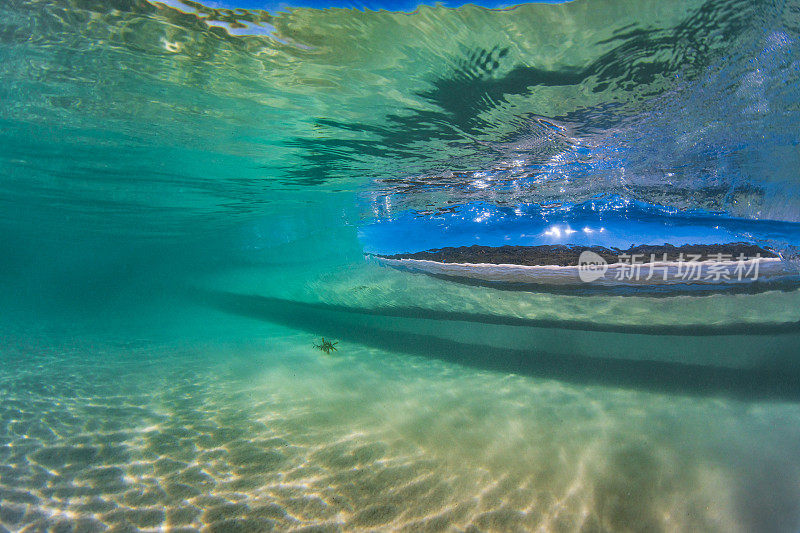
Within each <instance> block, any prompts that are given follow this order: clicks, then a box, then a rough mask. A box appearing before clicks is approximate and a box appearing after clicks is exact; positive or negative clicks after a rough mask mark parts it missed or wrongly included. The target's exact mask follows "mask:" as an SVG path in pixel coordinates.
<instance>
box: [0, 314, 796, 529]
mask: <svg viewBox="0 0 800 533" xmlns="http://www.w3.org/2000/svg"><path fill="white" fill-rule="evenodd" d="M270 328H271V329H268V330H265V329H262V330H260V335H261V336H260V338H258V339H257V340H256V341H252V342H247V343H239V344H233V343H229V344H213V345H212V344H201V345H197V346H188V345H179V344H176V345H174V346H170V345H156V344H154V343H148V342H139V343H110V342H109V343H107V344H103V343H85V342H77V341H75V342H73V343H72V344H71V345H69V344H68V345H62V346H61V347H60V348H58V349H56V348H54V347H53V346H48V345H46V344H44V343H42V342H38V341H37V342H34V341H23V340H22V339H21V338H15V339H14V338H12V339H9V340H8V341H7V342H6V343H5V345H4V347H3V352H2V355H1V356H0V358H1V359H2V366H0V398H2V402H0V501H1V502H2V505H0V524H2V525H0V531H5V530H8V531H42V530H52V531H101V530H105V529H111V530H113V531H133V530H137V529H141V530H156V529H161V528H165V527H169V528H171V529H172V530H173V531H179V530H181V531H182V530H197V529H205V530H208V531H268V530H276V531H283V530H302V531H341V530H344V531H353V530H380V531H386V530H401V531H443V530H452V531H529V530H531V531H625V530H630V531H644V530H647V531H725V532H735V531H762V532H769V531H776V532H778V531H793V530H796V529H797V527H798V524H800V454H798V445H797V443H798V442H800V405H797V404H795V403H791V402H778V401H747V400H741V399H740V400H733V399H726V398H722V397H704V396H691V395H680V396H675V395H665V394H656V393H651V392H643V391H636V390H630V389H621V388H613V387H599V386H588V385H586V386H581V385H580V384H564V383H561V382H558V381H554V380H547V379H538V378H532V377H526V376H518V375H508V374H502V373H496V372H490V371H484V370H480V369H475V368H465V367H460V366H457V365H452V364H448V363H446V362H442V361H436V360H428V359H425V358H420V357H412V356H408V355H402V354H394V353H388V352H382V351H378V350H373V349H368V348H364V347H361V346H358V345H347V344H344V345H339V348H340V350H339V352H338V353H337V355H335V356H330V357H329V356H325V355H324V354H322V353H321V352H320V351H317V350H314V349H313V348H312V347H311V341H313V339H312V338H311V337H310V336H309V335H306V334H298V333H296V332H293V331H291V330H288V329H281V328H273V327H270Z"/></svg>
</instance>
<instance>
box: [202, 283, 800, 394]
mask: <svg viewBox="0 0 800 533" xmlns="http://www.w3.org/2000/svg"><path fill="white" fill-rule="evenodd" d="M192 298H193V299H194V300H195V301H197V302H198V303H201V304H203V305H208V306H210V307H213V308H215V309H218V310H221V311H224V312H227V313H232V314H236V315H240V316H244V317H248V318H253V319H259V320H265V321H268V322H272V323H276V324H280V325H283V326H287V327H291V328H295V329H300V330H303V331H308V332H310V333H313V334H314V335H320V336H325V337H326V338H334V339H337V340H339V341H341V342H342V344H346V343H358V344H363V345H367V346H371V347H374V348H379V349H382V350H387V351H392V352H403V353H407V354H412V355H416V356H421V357H433V358H436V359H440V360H442V361H447V362H451V363H456V364H460V365H466V366H471V367H475V368H480V369H488V370H494V371H498V372H507V373H515V374H522V375H528V376H534V377H539V378H548V379H558V380H561V381H566V382H573V383H580V384H587V385H603V386H613V387H628V388H634V389H640V390H649V391H653V392H666V393H677V394H686V395H703V396H708V395H724V396H728V397H736V398H741V399H770V400H793V401H796V400H800V364H798V362H794V361H790V362H789V363H785V364H782V365H779V366H769V367H759V368H749V369H740V368H728V367H711V366H700V365H691V364H680V363H672V362H661V361H646V360H631V359H601V358H597V357H590V356H581V355H567V356H565V355H562V354H549V353H543V352H540V351H532V350H519V349H509V348H500V347H495V346H490V345H476V344H474V343H469V344H468V343H461V342H457V341H454V340H450V339H446V338H441V337H438V336H433V335H423V334H415V333H409V332H403V331H392V330H390V329H384V328H382V327H376V326H375V325H371V324H369V323H364V321H361V320H359V317H362V316H364V315H369V316H381V317H386V318H387V320H393V321H397V320H404V319H423V320H437V321H441V322H442V326H443V327H446V325H447V322H453V321H458V322H469V323H470V327H474V328H482V327H487V324H496V323H503V324H506V323H508V322H511V324H509V325H516V326H519V327H554V326H553V324H549V323H543V322H542V321H533V320H526V319H516V318H512V317H508V318H506V317H496V316H491V315H469V314H463V313H453V314H450V313H446V312H440V311H430V310H421V309H414V308H408V309H403V308H391V309H389V308H387V309H377V310H370V309H358V308H349V307H345V306H336V305H327V304H320V303H303V302H297V301H292V300H284V299H279V298H271V297H265V296H258V295H248V294H237V293H231V292H220V291H207V290H195V291H193V292H192ZM562 324H563V323H562ZM581 325H583V326H587V327H591V325H588V324H581V323H577V325H576V324H575V323H573V324H569V323H567V324H563V325H562V326H560V327H567V328H572V329H578V328H579V327H580V326H581ZM765 326H767V325H765ZM625 329H626V327H621V326H613V330H614V331H617V330H619V331H618V332H619V334H620V335H621V336H622V335H625V334H626V331H624V330H625ZM632 329H633V330H634V331H631V333H642V331H639V328H632ZM696 329H697V328H694V329H693V330H692V331H691V332H692V333H694V334H695V335H698V333H697V331H696ZM756 330H758V331H756ZM787 330H788V331H796V330H797V324H794V323H791V324H787V325H774V326H772V330H771V331H770V329H769V328H766V329H765V328H764V327H762V328H757V327H756V328H754V331H752V332H751V334H756V333H760V334H780V333H781V332H786V331H787ZM648 333H649V334H656V335H680V334H681V333H684V334H688V333H690V331H689V330H687V329H686V328H678V329H676V328H674V327H672V328H667V329H665V330H664V331H661V332H659V331H652V330H648ZM740 333H741V332H740ZM699 334H700V335H724V334H726V332H725V331H724V330H719V331H715V330H714V329H713V328H712V329H711V330H709V331H705V332H701V333H699ZM340 346H341V345H340ZM646 349H647V347H646V346H642V350H643V351H644V350H646ZM798 359H800V354H798Z"/></svg>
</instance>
